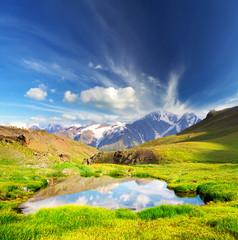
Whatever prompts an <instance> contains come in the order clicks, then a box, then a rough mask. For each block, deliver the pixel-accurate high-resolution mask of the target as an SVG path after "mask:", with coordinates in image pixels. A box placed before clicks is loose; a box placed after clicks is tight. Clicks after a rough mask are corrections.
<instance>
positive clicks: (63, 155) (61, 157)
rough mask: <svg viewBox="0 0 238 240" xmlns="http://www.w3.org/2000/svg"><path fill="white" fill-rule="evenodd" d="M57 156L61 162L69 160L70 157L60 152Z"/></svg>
mask: <svg viewBox="0 0 238 240" xmlns="http://www.w3.org/2000/svg"><path fill="white" fill-rule="evenodd" d="M59 157H60V161H62V162H71V157H70V156H69V155H67V154H63V153H62V154H60V155H59Z"/></svg>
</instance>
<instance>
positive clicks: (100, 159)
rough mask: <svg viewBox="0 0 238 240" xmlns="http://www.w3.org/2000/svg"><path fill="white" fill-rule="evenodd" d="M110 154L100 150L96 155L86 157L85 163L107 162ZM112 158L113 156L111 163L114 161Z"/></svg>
mask: <svg viewBox="0 0 238 240" xmlns="http://www.w3.org/2000/svg"><path fill="white" fill-rule="evenodd" d="M107 155H108V154H106V153H104V152H99V153H97V154H95V155H94V156H92V157H90V158H84V160H83V165H90V164H93V163H104V162H107V163H108V161H106V160H107V159H108V156H107ZM112 162H113V161H112V158H111V163H112Z"/></svg>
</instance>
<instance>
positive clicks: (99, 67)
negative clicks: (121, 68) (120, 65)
mask: <svg viewBox="0 0 238 240" xmlns="http://www.w3.org/2000/svg"><path fill="white" fill-rule="evenodd" d="M88 67H89V68H94V69H102V68H103V67H102V65H101V64H94V63H92V62H89V63H88Z"/></svg>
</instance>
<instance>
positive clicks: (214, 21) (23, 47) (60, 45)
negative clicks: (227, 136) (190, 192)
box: [0, 0, 238, 126]
mask: <svg viewBox="0 0 238 240" xmlns="http://www.w3.org/2000/svg"><path fill="white" fill-rule="evenodd" d="M237 11H238V2H237V1H235V0H229V1H224V0H222V1H220V0H209V1H207V0H201V1H188V0H179V1H178V0H173V1H172V0H168V1H167V0H166V1H162V0H159V1H158V0H154V1H153V0H151V1H142V0H141V1H140V0H129V1H128V0H115V1H111V0H71V1H63V0H47V1H46V0H43V1H42V0H41V1H38V0H35V1H30V0H29V1H26V0H21V1H17V0H16V1H12V0H8V1H4V0H1V1H0V79H1V85H0V91H1V95H0V96H1V97H0V123H1V124H13V125H18V126H20V125H21V126H28V125H29V124H32V123H40V124H41V125H46V124H48V123H61V124H68V125H71V124H86V123H90V122H92V121H97V122H115V121H124V122H127V121H131V120H133V119H135V118H136V117H139V116H143V115H144V114H146V113H149V112H151V111H158V110H166V111H171V112H174V113H177V114H182V113H184V112H186V111H189V112H191V111H192V112H194V113H196V114H198V116H200V117H204V116H205V115H206V113H207V111H209V110H210V109H222V108H224V107H230V106H235V105H238V80H237V79H238V27H237V22H238V14H237Z"/></svg>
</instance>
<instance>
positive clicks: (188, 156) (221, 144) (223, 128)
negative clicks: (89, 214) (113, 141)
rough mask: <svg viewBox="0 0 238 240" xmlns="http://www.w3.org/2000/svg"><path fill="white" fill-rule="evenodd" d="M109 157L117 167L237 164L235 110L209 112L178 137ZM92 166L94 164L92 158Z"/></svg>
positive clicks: (237, 113)
mask: <svg viewBox="0 0 238 240" xmlns="http://www.w3.org/2000/svg"><path fill="white" fill-rule="evenodd" d="M110 156H111V158H110V159H108V155H107V159H106V160H105V161H106V162H111V163H120V164H148V163H152V164H162V163H168V162H209V163H238V107H233V108H229V109H224V110H222V111H214V110H213V111H210V112H209V113H208V114H207V117H206V118H205V119H204V120H203V121H201V122H199V123H197V124H196V125H194V126H192V127H189V128H187V129H185V130H184V131H182V132H181V133H179V134H177V135H172V136H167V137H163V138H158V139H155V140H151V141H148V142H146V143H144V144H141V145H140V146H138V147H135V148H133V149H129V150H124V151H117V152H114V153H111V154H110ZM147 156H148V157H147ZM119 158H120V159H121V160H120V159H119ZM89 162H90V161H89ZM93 162H97V160H95V157H94V159H93ZM100 162H102V156H100Z"/></svg>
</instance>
